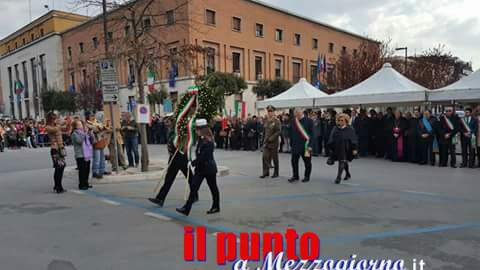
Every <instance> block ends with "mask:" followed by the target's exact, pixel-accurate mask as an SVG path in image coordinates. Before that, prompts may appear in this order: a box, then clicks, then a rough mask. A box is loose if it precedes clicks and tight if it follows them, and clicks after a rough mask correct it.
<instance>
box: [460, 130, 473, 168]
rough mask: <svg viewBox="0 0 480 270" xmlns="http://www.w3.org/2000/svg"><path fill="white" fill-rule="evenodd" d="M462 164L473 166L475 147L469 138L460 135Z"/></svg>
mask: <svg viewBox="0 0 480 270" xmlns="http://www.w3.org/2000/svg"><path fill="white" fill-rule="evenodd" d="M460 142H461V144H462V166H469V167H473V166H474V165H475V148H474V147H472V143H471V138H465V137H464V136H462V138H461V140H460Z"/></svg>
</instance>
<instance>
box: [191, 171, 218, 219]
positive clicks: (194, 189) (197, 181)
mask: <svg viewBox="0 0 480 270" xmlns="http://www.w3.org/2000/svg"><path fill="white" fill-rule="evenodd" d="M203 179H207V184H208V188H209V189H210V193H211V194H212V200H213V203H212V208H220V191H219V190H218V185H217V174H216V173H215V174H209V175H198V174H195V175H194V176H193V180H192V185H191V189H190V194H189V196H188V200H187V203H186V204H185V208H187V209H188V211H190V209H191V208H192V205H193V203H194V202H195V199H196V196H197V195H196V194H198V190H199V189H200V186H201V185H202V182H203Z"/></svg>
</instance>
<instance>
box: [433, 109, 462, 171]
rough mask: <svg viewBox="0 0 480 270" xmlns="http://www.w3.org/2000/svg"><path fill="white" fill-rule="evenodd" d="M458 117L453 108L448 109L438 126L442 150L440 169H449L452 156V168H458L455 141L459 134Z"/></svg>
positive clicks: (439, 142)
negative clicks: (448, 164)
mask: <svg viewBox="0 0 480 270" xmlns="http://www.w3.org/2000/svg"><path fill="white" fill-rule="evenodd" d="M458 124H459V122H458V117H457V116H456V115H455V114H454V111H453V107H446V108H445V113H444V114H443V115H442V116H440V122H439V126H438V144H439V148H440V167H447V162H448V156H449V155H450V167H452V168H456V167H457V165H456V164H457V157H456V154H457V153H456V149H455V145H456V142H455V140H454V138H455V136H456V135H457V133H458Z"/></svg>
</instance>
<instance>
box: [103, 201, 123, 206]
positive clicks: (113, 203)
mask: <svg viewBox="0 0 480 270" xmlns="http://www.w3.org/2000/svg"><path fill="white" fill-rule="evenodd" d="M100 201H101V202H104V203H106V204H110V205H115V206H119V205H121V203H119V202H116V201H112V200H109V199H101V200H100Z"/></svg>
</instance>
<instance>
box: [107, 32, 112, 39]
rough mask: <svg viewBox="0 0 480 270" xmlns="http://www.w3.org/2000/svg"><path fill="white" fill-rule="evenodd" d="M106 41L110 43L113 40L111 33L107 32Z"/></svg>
mask: <svg viewBox="0 0 480 270" xmlns="http://www.w3.org/2000/svg"><path fill="white" fill-rule="evenodd" d="M107 40H108V41H112V40H113V32H108V33H107Z"/></svg>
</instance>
